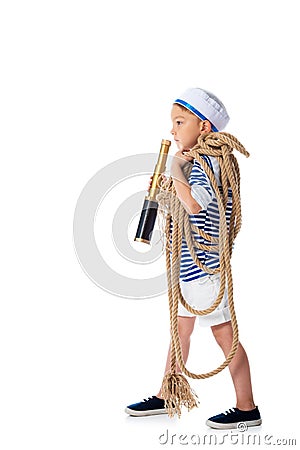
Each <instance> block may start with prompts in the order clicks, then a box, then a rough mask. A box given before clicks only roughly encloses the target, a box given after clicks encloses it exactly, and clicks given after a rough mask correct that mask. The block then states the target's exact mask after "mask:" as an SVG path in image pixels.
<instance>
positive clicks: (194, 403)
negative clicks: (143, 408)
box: [161, 373, 199, 417]
mask: <svg viewBox="0 0 300 450" xmlns="http://www.w3.org/2000/svg"><path fill="white" fill-rule="evenodd" d="M161 393H162V394H161V395H162V398H163V399H164V400H165V407H166V409H167V411H168V415H169V417H174V416H175V414H177V415H178V417H180V416H181V407H182V406H185V407H186V408H187V409H188V410H189V411H190V410H191V409H192V408H195V407H198V405H199V400H198V397H197V395H196V393H195V392H194V391H193V390H192V388H191V386H190V385H189V382H188V381H187V379H186V378H185V377H184V376H183V375H182V374H180V373H167V374H166V375H165V376H164V379H163V382H162V389H161Z"/></svg>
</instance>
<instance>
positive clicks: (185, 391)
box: [157, 132, 249, 417]
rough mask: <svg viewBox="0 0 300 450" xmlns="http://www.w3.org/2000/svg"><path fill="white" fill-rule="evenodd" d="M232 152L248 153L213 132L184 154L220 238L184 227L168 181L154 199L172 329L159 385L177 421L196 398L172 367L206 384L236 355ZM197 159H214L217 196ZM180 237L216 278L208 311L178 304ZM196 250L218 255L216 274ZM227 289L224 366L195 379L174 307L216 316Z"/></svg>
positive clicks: (236, 197)
mask: <svg viewBox="0 0 300 450" xmlns="http://www.w3.org/2000/svg"><path fill="white" fill-rule="evenodd" d="M234 149H236V150H237V151H239V152H240V153H242V154H243V155H245V156H246V157H248V156H249V153H248V152H247V151H246V150H245V148H244V147H243V145H242V144H241V143H240V142H239V141H238V140H237V139H236V138H235V137H234V136H232V135H230V134H229V133H224V132H222V133H220V132H217V133H215V132H213V133H209V134H206V135H203V136H200V137H199V139H198V142H197V144H196V145H195V147H193V149H192V150H191V151H190V152H189V156H192V157H193V158H194V159H195V160H197V161H198V162H199V163H200V165H201V167H202V168H203V170H204V171H205V173H206V174H207V176H208V178H209V180H210V182H211V185H212V188H213V190H214V192H215V196H216V199H217V202H218V209H219V217H220V225H219V238H218V239H216V238H213V237H212V236H210V235H209V234H207V233H204V231H203V230H201V229H199V228H198V227H196V226H195V225H192V224H191V223H190V221H189V214H188V213H187V211H186V210H185V209H184V207H183V206H182V204H181V202H180V200H179V199H178V197H177V196H176V190H175V187H174V185H173V182H172V178H170V179H169V180H167V181H165V182H161V183H160V187H161V191H160V193H159V195H158V196H157V199H158V201H159V206H160V211H161V212H162V211H163V212H164V214H165V236H166V273H167V281H168V299H169V310H170V329H171V362H170V372H169V373H167V374H166V375H165V377H164V380H163V384H162V396H163V398H164V400H165V405H166V408H167V410H168V414H169V416H170V417H173V416H174V415H175V414H178V416H179V417H180V415H181V407H182V406H186V407H187V408H188V410H190V409H192V408H193V407H195V406H198V399H197V396H196V394H195V392H193V391H192V389H191V388H190V385H189V383H188V381H187V380H186V378H185V377H184V376H183V375H182V374H178V373H176V361H177V363H178V366H179V368H180V370H181V372H182V373H183V374H184V375H186V376H187V377H189V378H193V379H205V378H209V377H211V376H213V375H216V374H218V373H219V372H221V371H222V370H223V369H225V367H227V366H228V365H229V364H230V362H231V361H232V359H233V357H234V355H235V354H236V351H237V348H238V344H239V334H238V323H237V319H236V314H235V308H234V300H233V280H232V273H231V264H230V259H231V255H232V248H233V243H234V240H235V238H236V236H237V234H238V232H239V231H240V228H241V222H242V214H241V202H240V172H239V167H238V162H237V160H236V158H235V157H234V155H232V151H233V150H234ZM202 155H207V156H214V157H216V158H217V160H218V163H219V165H220V178H221V184H222V191H221V190H220V188H219V186H218V183H217V180H216V178H215V176H214V174H213V172H212V170H211V169H210V167H209V165H208V164H207V163H206V161H205V160H204V158H202V157H201V156H202ZM191 166H192V165H191V164H185V166H184V167H183V172H184V174H185V176H186V177H187V178H188V176H189V174H190V172H191V168H192V167H191ZM229 189H231V191H232V213H231V217H230V221H229V226H227V222H226V215H225V212H226V205H227V201H228V190H229ZM171 223H172V224H173V230H172V244H170V240H171V231H170V227H171ZM193 232H196V233H198V234H199V235H200V236H202V237H203V238H204V239H205V240H206V241H208V242H210V245H204V244H200V243H199V242H197V241H196V240H195V238H194V234H193ZM183 236H185V239H186V243H187V246H188V249H189V252H190V254H191V256H192V258H193V260H194V262H195V264H197V266H198V267H199V268H200V269H201V270H203V271H204V272H206V273H208V274H216V273H220V290H219V293H218V296H217V298H216V300H215V301H214V303H213V304H212V305H211V306H210V307H209V308H207V309H204V310H197V309H194V308H192V307H191V306H190V305H189V304H188V303H187V302H186V301H185V299H184V298H183V296H182V292H181V288H180V278H179V276H180V259H181V248H182V238H183ZM195 248H198V249H202V250H210V251H211V250H212V249H213V251H214V252H218V253H219V261H220V265H219V267H218V268H216V269H211V268H209V267H207V266H206V265H205V264H203V263H201V261H200V260H199V259H198V257H197V253H196V251H195ZM226 284H227V289H228V304H229V310H230V315H231V323H232V329H233V341H232V346H231V350H230V352H229V354H228V355H227V357H226V359H225V361H224V362H223V363H222V364H220V365H219V367H217V368H216V369H214V370H211V371H210V372H207V373H200V374H196V373H193V372H190V371H189V370H188V369H187V368H186V366H185V364H184V360H183V356H182V348H181V343H180V337H179V333H178V302H179V301H180V302H181V303H182V305H183V306H184V307H185V308H186V309H187V310H188V311H189V312H191V313H192V314H195V315H201V316H203V315H207V314H210V313H212V312H213V311H215V309H216V308H217V307H218V305H219V304H220V302H221V301H222V298H223V296H224V292H225V287H226Z"/></svg>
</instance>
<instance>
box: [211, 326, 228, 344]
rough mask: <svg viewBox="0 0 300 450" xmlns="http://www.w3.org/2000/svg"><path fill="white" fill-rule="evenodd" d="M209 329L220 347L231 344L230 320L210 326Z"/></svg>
mask: <svg viewBox="0 0 300 450" xmlns="http://www.w3.org/2000/svg"><path fill="white" fill-rule="evenodd" d="M211 331H212V333H213V335H214V338H215V340H216V341H217V343H218V344H219V345H220V347H223V346H224V345H231V343H232V338H233V335H232V326H231V322H226V323H225V324H220V325H215V326H213V327H211Z"/></svg>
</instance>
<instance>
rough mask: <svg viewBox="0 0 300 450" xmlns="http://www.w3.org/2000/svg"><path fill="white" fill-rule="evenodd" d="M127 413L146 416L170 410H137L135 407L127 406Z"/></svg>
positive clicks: (165, 412) (166, 412)
mask: <svg viewBox="0 0 300 450" xmlns="http://www.w3.org/2000/svg"><path fill="white" fill-rule="evenodd" d="M125 412H126V414H129V415H130V416H134V417H144V416H156V415H159V414H168V411H167V410H166V409H165V408H163V409H153V410H152V409H149V410H147V411H135V410H134V409H130V408H125Z"/></svg>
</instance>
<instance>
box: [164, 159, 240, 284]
mask: <svg viewBox="0 0 300 450" xmlns="http://www.w3.org/2000/svg"><path fill="white" fill-rule="evenodd" d="M201 158H203V159H204V160H205V161H206V162H207V164H208V165H209V166H210V168H211V170H212V171H213V173H214V175H215V177H216V180H217V183H218V186H219V188H220V191H221V192H222V186H221V183H220V166H219V163H218V161H217V159H216V158H215V157H213V156H204V155H202V156H201ZM188 182H189V184H190V186H191V195H192V197H193V198H194V199H195V200H196V201H197V203H198V204H199V205H200V206H201V208H202V209H201V211H200V213H199V214H189V219H190V223H192V224H194V225H196V226H197V227H199V228H200V229H202V230H204V231H205V233H207V234H209V235H210V236H212V237H215V238H218V236H219V222H220V217H219V208H218V202H217V199H216V196H215V193H214V190H213V188H212V186H211V183H210V181H209V178H208V176H207V175H206V173H205V172H204V170H203V169H202V167H201V165H200V163H199V162H198V161H197V160H196V159H195V160H194V163H193V168H192V171H191V173H190V176H189V178H188ZM231 212H232V191H231V189H229V190H228V202H227V206H226V221H227V226H229V220H230V215H231ZM172 228H173V226H172V222H171V233H172ZM192 234H193V235H194V238H195V240H196V241H197V242H199V243H201V244H206V245H210V244H211V243H210V242H209V241H207V240H206V239H204V238H202V237H201V236H199V234H197V233H195V232H194V231H192ZM170 243H171V244H172V239H171V241H170ZM194 250H195V252H196V254H197V257H198V258H199V260H200V261H201V262H202V263H203V264H205V265H206V266H207V267H209V268H211V269H215V268H217V267H219V254H218V253H217V252H216V251H215V252H214V251H213V250H210V251H207V250H205V251H204V250H200V249H198V248H197V247H195V249H194ZM207 275H208V274H207V273H206V272H204V271H203V270H201V269H200V268H199V267H198V266H197V264H195V263H194V260H193V258H192V256H191V254H190V252H189V249H188V246H187V243H186V240H185V238H184V237H183V239H182V253H181V260H180V280H181V281H192V280H196V279H197V278H202V277H205V276H207Z"/></svg>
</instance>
